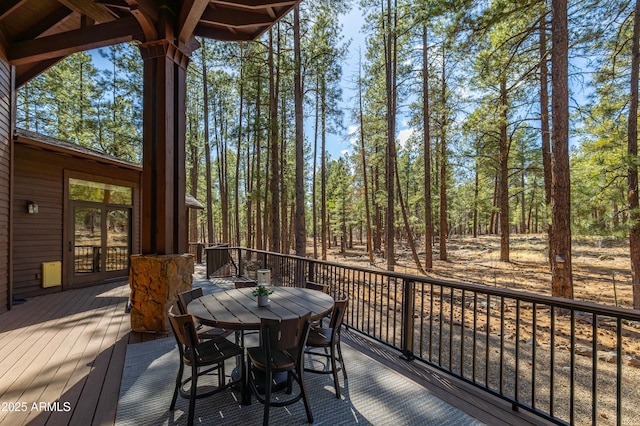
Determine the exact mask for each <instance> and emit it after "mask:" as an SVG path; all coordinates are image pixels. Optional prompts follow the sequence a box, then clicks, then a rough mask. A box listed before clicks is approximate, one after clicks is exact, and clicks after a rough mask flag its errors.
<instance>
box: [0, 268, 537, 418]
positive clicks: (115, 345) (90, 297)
mask: <svg viewBox="0 0 640 426" xmlns="http://www.w3.org/2000/svg"><path fill="white" fill-rule="evenodd" d="M202 274H203V269H202V267H199V268H196V276H195V278H197V279H196V280H194V285H205V286H206V287H207V290H208V291H215V290H217V285H216V284H214V283H213V281H214V280H211V281H209V280H206V279H203V277H204V275H202ZM217 281H219V279H218V280H217ZM217 284H223V283H222V282H217ZM225 284H226V283H225ZM225 284H223V285H222V287H225ZM128 294H129V286H128V284H127V283H122V282H120V283H109V284H103V285H99V286H94V287H89V288H85V289H78V290H71V291H67V292H64V293H58V294H53V295H48V296H42V297H36V298H33V299H31V300H29V301H28V303H25V304H23V305H19V306H16V307H15V308H14V309H13V310H12V311H10V312H7V313H5V314H3V315H1V316H0V403H1V404H2V410H1V411H0V424H11V425H19V424H29V425H44V424H48V425H63V424H64V425H66V424H78V425H89V424H94V425H98V424H100V425H111V424H114V423H115V422H116V411H117V407H118V398H119V396H120V392H121V382H122V375H123V369H124V367H125V360H126V358H127V346H128V345H135V344H136V343H141V342H149V341H152V340H156V339H163V338H165V337H168V334H144V333H136V332H131V331H130V323H129V315H128V314H127V313H126V312H125V307H126V304H127V300H128ZM343 339H344V342H345V343H346V344H348V345H349V346H350V347H351V348H352V349H355V350H356V351H360V352H362V353H363V354H365V355H367V356H368V357H370V358H371V359H373V360H376V361H378V362H379V363H380V364H381V365H383V366H385V367H387V369H388V370H390V371H392V372H394V374H395V373H399V374H400V375H402V376H398V377H400V379H401V381H402V382H403V383H404V382H408V380H407V379H411V380H413V382H409V383H411V386H415V389H416V392H425V391H426V392H428V393H429V394H432V395H434V396H436V397H437V398H439V399H440V400H442V401H444V402H446V403H447V404H449V405H451V406H453V407H455V408H453V407H451V408H452V409H453V411H454V412H459V413H460V415H461V416H463V417H464V416H465V415H466V414H468V415H470V416H472V417H474V418H475V419H477V420H479V421H480V422H484V423H487V424H492V425H500V424H503V425H504V424H518V425H522V424H540V423H541V422H540V419H536V418H531V417H529V416H528V413H518V412H515V411H512V410H511V406H510V405H509V404H508V403H506V402H504V401H502V400H499V399H496V398H492V397H490V396H489V395H484V394H483V393H482V392H480V391H478V390H477V389H475V388H473V387H472V386H470V385H467V384H465V383H457V382H456V381H455V380H454V379H451V378H449V377H447V376H446V375H444V374H442V373H440V372H437V371H431V370H428V369H427V370H425V368H424V367H422V366H421V368H419V369H418V368H413V365H412V362H406V361H403V360H400V359H399V358H398V354H397V353H395V352H394V351H392V350H390V349H389V348H387V347H384V346H381V345H379V344H377V343H376V342H372V341H370V340H369V339H367V338H365V337H362V336H359V335H357V334H355V333H352V332H345V333H343ZM131 352H133V351H131ZM357 359H358V358H357ZM349 370H350V369H349V364H347V371H348V372H349ZM355 370H356V371H357V369H355ZM356 371H354V372H353V374H357V373H356ZM425 372H426V373H425ZM173 374H175V373H174V372H172V373H171V374H170V377H167V378H166V380H165V381H166V382H169V383H171V382H173V380H174V378H173ZM396 375H397V374H396ZM386 389H387V390H386V392H388V391H389V389H391V390H393V387H391V388H388V387H387V388H386ZM371 392H382V391H381V390H380V389H379V388H376V389H373V388H372V389H371ZM168 404H169V401H167V404H166V405H167V406H168ZM257 405H258V404H255V403H254V404H253V407H254V409H255V408H256V406H257ZM445 405H446V404H445ZM140 410H146V408H145V407H144V406H141V407H140ZM320 410H322V408H320ZM418 412H420V411H419V407H418V408H417V411H416V413H418ZM465 413H466V414H465ZM323 414H326V413H323ZM323 414H320V415H318V416H317V418H318V419H321V418H323ZM361 414H362V416H363V418H365V419H366V417H367V413H361ZM449 416H450V414H449ZM324 418H326V417H324ZM426 419H427V418H426V417H425V418H424V419H416V421H417V422H416V423H423V424H428V423H431V424H437V423H433V422H428V421H426ZM182 420H185V419H184V416H183V417H182V418H181V419H178V420H177V422H178V423H180V421H182ZM421 420H423V421H422V422H421ZM449 420H452V419H449ZM169 422H170V423H172V421H170V420H169Z"/></svg>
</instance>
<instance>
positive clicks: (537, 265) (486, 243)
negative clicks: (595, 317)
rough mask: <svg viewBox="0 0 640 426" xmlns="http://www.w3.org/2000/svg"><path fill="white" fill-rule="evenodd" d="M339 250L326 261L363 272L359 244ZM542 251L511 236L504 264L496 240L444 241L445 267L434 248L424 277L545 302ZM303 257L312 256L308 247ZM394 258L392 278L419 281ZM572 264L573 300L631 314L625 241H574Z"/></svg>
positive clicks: (546, 272) (404, 252) (534, 239)
mask: <svg viewBox="0 0 640 426" xmlns="http://www.w3.org/2000/svg"><path fill="white" fill-rule="evenodd" d="M339 248H340V247H339V246H338V247H335V246H334V247H331V248H329V249H328V254H327V260H330V261H335V262H340V263H347V264H353V265H359V266H369V258H368V255H367V252H366V245H365V244H362V243H359V242H356V241H354V247H353V248H352V249H347V250H346V252H345V253H340V250H339ZM548 248H549V243H548V240H547V237H546V235H542V234H534V235H515V236H512V237H511V240H510V253H509V254H510V261H509V262H501V261H500V260H499V259H500V237H499V236H497V235H483V236H478V237H477V238H473V237H470V236H452V237H449V239H448V240H447V260H446V261H443V260H439V256H440V254H439V249H438V245H437V244H436V246H435V247H434V254H433V269H432V271H430V272H429V273H428V275H429V276H430V277H434V278H441V279H447V280H454V281H462V282H467V283H474V284H484V285H489V286H495V287H503V288H509V289H512V290H519V291H526V292H529V293H535V294H540V295H547V296H551V271H550V269H549V263H548V260H547V259H548ZM318 250H320V248H318ZM309 252H313V246H311V247H310V250H309ZM418 256H419V257H420V261H421V262H424V245H422V246H420V247H418ZM396 258H397V260H396V268H395V270H396V272H406V273H411V274H417V275H420V273H419V272H418V269H417V268H416V266H415V263H414V261H413V257H412V255H411V249H410V248H409V246H408V245H407V244H401V245H398V246H397V247H396ZM572 262H573V286H574V290H573V291H574V299H575V300H582V301H587V302H594V303H600V304H603V305H608V306H619V307H622V308H628V309H631V308H632V306H633V299H632V287H631V264H630V261H629V242H628V241H627V240H626V239H625V240H615V239H613V238H606V237H585V238H580V239H575V240H574V241H573V243H572ZM423 265H424V263H423ZM374 266H375V267H377V268H381V269H386V262H385V260H384V259H383V258H382V256H381V255H378V256H376V257H375V259H374Z"/></svg>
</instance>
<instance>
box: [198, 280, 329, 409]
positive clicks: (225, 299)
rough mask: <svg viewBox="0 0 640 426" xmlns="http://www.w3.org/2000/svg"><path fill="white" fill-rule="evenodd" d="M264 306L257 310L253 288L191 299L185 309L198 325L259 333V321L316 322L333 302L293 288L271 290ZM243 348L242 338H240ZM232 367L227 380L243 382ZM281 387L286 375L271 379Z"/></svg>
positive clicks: (325, 296) (242, 376)
mask: <svg viewBox="0 0 640 426" xmlns="http://www.w3.org/2000/svg"><path fill="white" fill-rule="evenodd" d="M272 290H273V293H272V294H270V295H269V304H268V305H267V306H263V307H261V306H258V298H257V297H256V296H253V295H252V294H251V293H252V291H253V288H239V289H235V290H228V291H219V292H215V293H212V294H207V295H205V296H202V297H199V298H197V299H194V300H193V301H192V302H191V303H189V305H188V306H187V310H188V311H189V313H190V314H191V315H192V316H193V317H194V318H195V319H196V320H197V321H198V322H200V323H202V324H205V325H210V326H213V327H219V328H224V329H227V330H237V331H236V333H240V332H242V333H243V334H244V331H246V330H259V329H260V321H261V319H262V318H268V319H278V318H280V319H291V318H299V317H301V316H303V315H306V314H307V313H309V312H311V319H312V320H319V319H321V318H322V317H324V316H326V315H327V314H329V312H331V310H332V309H333V298H332V297H331V296H329V295H328V294H325V293H323V292H321V291H318V290H310V289H306V288H295V287H272ZM242 344H243V345H244V338H242ZM239 370H240V369H239V368H238V367H236V368H235V369H234V370H233V372H232V375H231V377H232V378H233V379H234V381H235V380H240V379H241V380H242V381H243V382H244V381H246V377H245V375H246V373H245V372H240V371H239ZM274 381H275V382H276V383H278V384H279V386H282V385H284V384H286V374H285V375H284V376H282V377H274ZM248 403H249V397H248V395H247V393H246V392H245V393H244V394H243V395H242V404H248Z"/></svg>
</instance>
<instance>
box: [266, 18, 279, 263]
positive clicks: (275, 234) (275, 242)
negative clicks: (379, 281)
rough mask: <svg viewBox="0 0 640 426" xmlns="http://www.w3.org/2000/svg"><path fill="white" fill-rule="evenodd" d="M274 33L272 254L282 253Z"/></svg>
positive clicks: (271, 62) (271, 71)
mask: <svg viewBox="0 0 640 426" xmlns="http://www.w3.org/2000/svg"><path fill="white" fill-rule="evenodd" d="M273 31H274V29H271V30H270V31H269V59H268V62H269V65H268V66H269V130H270V132H269V144H270V153H271V176H270V185H269V189H270V195H271V209H270V210H271V211H270V217H271V221H270V225H271V229H270V232H269V238H270V247H269V249H270V250H271V251H272V252H275V253H278V252H280V184H279V173H278V170H277V168H278V164H279V163H280V161H279V159H278V148H279V143H278V142H279V141H278V88H277V84H278V83H277V80H278V78H277V77H276V73H279V70H276V69H275V65H274V58H273Z"/></svg>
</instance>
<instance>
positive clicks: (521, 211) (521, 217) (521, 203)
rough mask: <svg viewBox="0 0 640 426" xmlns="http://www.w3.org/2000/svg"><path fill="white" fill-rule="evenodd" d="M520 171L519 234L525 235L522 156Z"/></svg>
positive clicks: (525, 210)
mask: <svg viewBox="0 0 640 426" xmlns="http://www.w3.org/2000/svg"><path fill="white" fill-rule="evenodd" d="M520 168H521V171H520V188H522V190H521V192H520V233H521V234H526V233H527V205H526V204H527V203H526V193H525V190H524V185H525V177H526V176H525V175H526V173H525V170H526V165H525V163H524V156H523V159H522V163H521V165H520Z"/></svg>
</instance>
